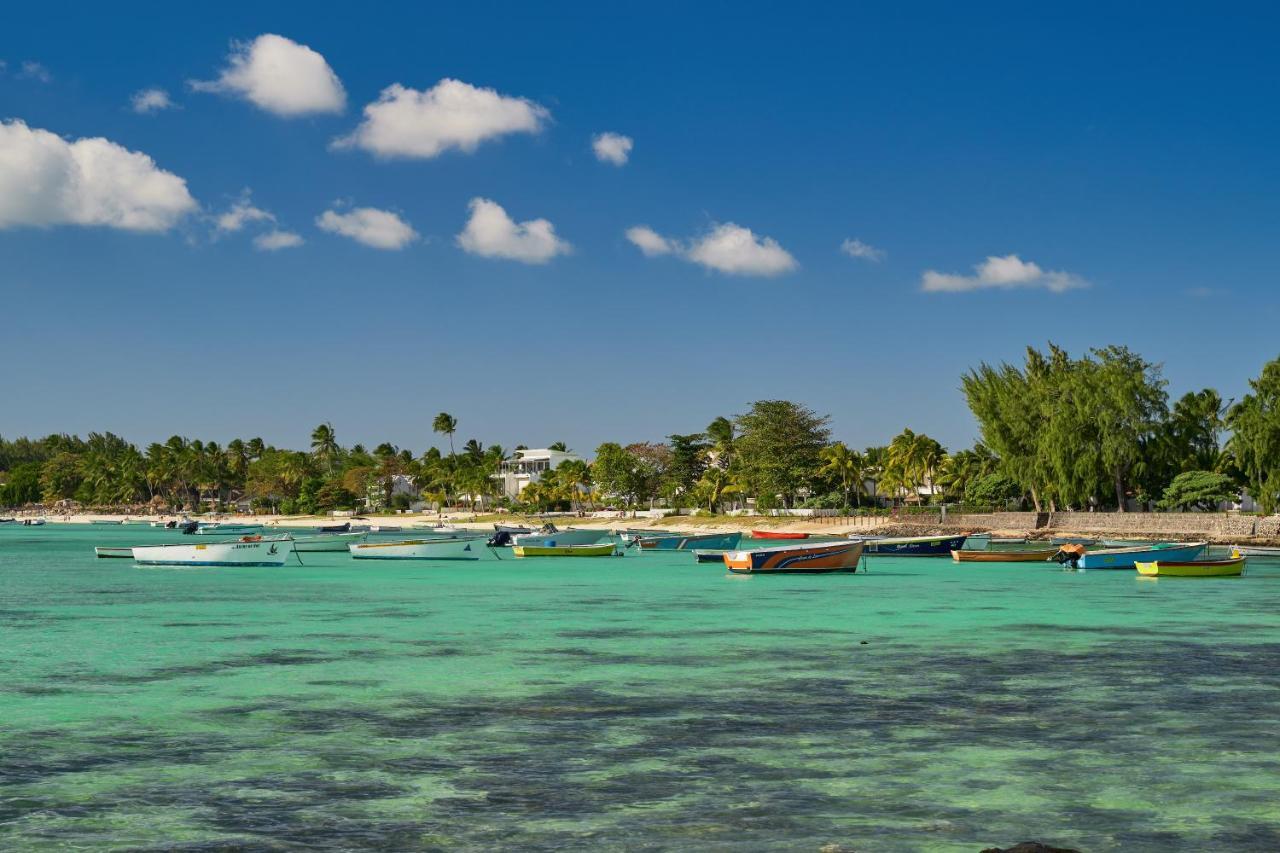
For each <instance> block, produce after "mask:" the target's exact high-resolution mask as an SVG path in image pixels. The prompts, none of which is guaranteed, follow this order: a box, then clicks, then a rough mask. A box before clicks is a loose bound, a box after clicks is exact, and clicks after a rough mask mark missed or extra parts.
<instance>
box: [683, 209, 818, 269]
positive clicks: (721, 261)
mask: <svg viewBox="0 0 1280 853" xmlns="http://www.w3.org/2000/svg"><path fill="white" fill-rule="evenodd" d="M686 255H687V257H688V258H689V260H691V261H693V262H694V263H695V264H702V265H703V266H704V267H707V268H708V269H713V270H718V271H720V272H723V273H728V274H730V275H769V276H772V275H781V274H782V273H786V272H791V271H792V270H794V269H795V268H796V267H797V266H799V264H797V263H796V259H795V258H793V257H792V256H791V253H790V252H788V251H787V250H786V249H784V248H782V247H781V246H780V245H778V241H777V240H774V239H773V238H772V237H757V236H756V235H755V234H753V233H752V232H751V229H750V228H743V227H742V226H741V225H735V224H733V223H732V222H726V223H724V224H723V225H717V226H716V227H715V228H713V229H711V232H710V233H709V234H707V235H706V236H704V237H702V238H700V239H698V240H695V241H694V242H693V244H692V245H690V246H689V249H688V252H687V253H686Z"/></svg>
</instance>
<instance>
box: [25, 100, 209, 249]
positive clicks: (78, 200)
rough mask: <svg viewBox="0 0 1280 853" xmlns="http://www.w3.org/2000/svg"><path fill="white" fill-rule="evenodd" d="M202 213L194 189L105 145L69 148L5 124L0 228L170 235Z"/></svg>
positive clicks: (141, 157) (88, 142) (52, 137)
mask: <svg viewBox="0 0 1280 853" xmlns="http://www.w3.org/2000/svg"><path fill="white" fill-rule="evenodd" d="M196 209H197V204H196V200H195V199H194V198H192V197H191V194H190V193H189V192H188V191H187V182H186V181H184V180H183V179H182V178H180V177H178V176H177V175H175V174H173V173H172V172H166V171H165V170H163V169H161V168H159V167H157V166H156V164H155V161H154V160H152V159H151V158H150V157H148V156H147V155H146V154H143V153H141V152H138V151H129V150H128V149H126V148H123V147H121V146H119V145H117V144H116V143H114V142H111V141H110V140H107V139H103V138H101V137H92V138H85V139H77V140H75V141H74V142H68V141H67V140H65V139H63V138H62V137H60V136H58V135H57V134H54V133H50V132H49V131H47V130H40V129H38V128H37V129H32V128H30V127H28V126H27V125H26V124H25V123H23V122H21V121H18V120H12V121H0V228H8V227H13V226H19V225H35V226H52V225H100V226H105V227H108V228H122V229H126V230H129V231H165V230H167V229H169V228H172V227H173V226H174V225H176V224H177V223H178V221H179V220H181V219H182V218H183V217H184V216H186V215H187V214H189V213H191V212H193V211H195V210H196Z"/></svg>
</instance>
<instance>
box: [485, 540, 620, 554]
mask: <svg viewBox="0 0 1280 853" xmlns="http://www.w3.org/2000/svg"><path fill="white" fill-rule="evenodd" d="M511 553H513V554H515V555H516V556H517V557H620V556H622V549H621V548H620V547H619V546H618V545H615V544H613V543H612V542H604V543H601V544H598V545H515V546H513V547H512V549H511Z"/></svg>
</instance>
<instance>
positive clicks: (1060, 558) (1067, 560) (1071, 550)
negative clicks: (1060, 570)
mask: <svg viewBox="0 0 1280 853" xmlns="http://www.w3.org/2000/svg"><path fill="white" fill-rule="evenodd" d="M1083 556H1084V546H1083V545H1063V546H1062V547H1061V548H1059V549H1058V553H1056V554H1054V555H1053V559H1054V560H1055V561H1056V562H1057V563H1059V564H1060V565H1063V566H1066V565H1070V566H1071V569H1072V571H1075V570H1077V569H1079V568H1080V558H1081V557H1083Z"/></svg>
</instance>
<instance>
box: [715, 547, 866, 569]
mask: <svg viewBox="0 0 1280 853" xmlns="http://www.w3.org/2000/svg"><path fill="white" fill-rule="evenodd" d="M864 548H866V544H865V543H863V542H852V541H845V542H824V543H822V544H805V545H779V546H776V547H773V548H755V549H752V550H750V551H730V552H728V553H726V554H725V555H724V564H725V566H727V567H728V569H729V571H731V572H734V573H735V574H743V575H815V574H831V573H834V572H856V571H857V570H858V560H859V559H861V558H862V552H863V549H864Z"/></svg>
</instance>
